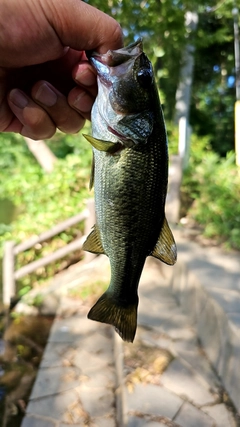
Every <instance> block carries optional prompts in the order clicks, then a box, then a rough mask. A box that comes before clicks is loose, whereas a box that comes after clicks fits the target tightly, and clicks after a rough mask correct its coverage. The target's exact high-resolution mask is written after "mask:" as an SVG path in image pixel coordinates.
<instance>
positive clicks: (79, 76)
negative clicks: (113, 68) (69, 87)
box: [75, 67, 97, 86]
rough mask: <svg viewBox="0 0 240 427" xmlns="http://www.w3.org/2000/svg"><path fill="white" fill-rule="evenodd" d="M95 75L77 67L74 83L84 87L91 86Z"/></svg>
mask: <svg viewBox="0 0 240 427" xmlns="http://www.w3.org/2000/svg"><path fill="white" fill-rule="evenodd" d="M96 80H97V78H96V75H95V74H94V73H93V72H92V71H90V70H89V68H87V69H82V67H79V68H78V70H77V72H76V75H75V81H77V82H78V83H81V84H83V85H84V86H93V85H94V84H95V83H96Z"/></svg>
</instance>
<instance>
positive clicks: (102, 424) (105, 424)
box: [92, 416, 116, 427]
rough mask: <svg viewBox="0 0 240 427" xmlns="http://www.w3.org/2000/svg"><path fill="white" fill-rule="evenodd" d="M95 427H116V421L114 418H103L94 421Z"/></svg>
mask: <svg viewBox="0 0 240 427" xmlns="http://www.w3.org/2000/svg"><path fill="white" fill-rule="evenodd" d="M92 423H93V427H116V420H115V416H114V417H102V418H93V419H92Z"/></svg>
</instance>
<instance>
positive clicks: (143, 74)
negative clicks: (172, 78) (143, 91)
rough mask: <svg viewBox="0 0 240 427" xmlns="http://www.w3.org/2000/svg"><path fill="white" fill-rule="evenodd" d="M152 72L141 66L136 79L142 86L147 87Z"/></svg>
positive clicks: (150, 81)
mask: <svg viewBox="0 0 240 427" xmlns="http://www.w3.org/2000/svg"><path fill="white" fill-rule="evenodd" d="M152 80H153V73H152V70H151V69H149V68H142V69H141V70H139V71H138V73H137V81H138V83H139V84H140V85H141V86H142V87H147V86H149V85H150V84H151V83H152Z"/></svg>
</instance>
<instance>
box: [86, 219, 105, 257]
mask: <svg viewBox="0 0 240 427" xmlns="http://www.w3.org/2000/svg"><path fill="white" fill-rule="evenodd" d="M82 248H83V250H84V251H88V252H92V253H93V254H105V251H104V249H103V247H102V242H101V237H100V233H99V230H98V227H97V225H96V224H95V225H94V226H93V230H92V231H91V233H90V234H89V235H88V237H87V239H86V240H85V242H84V243H83V247H82Z"/></svg>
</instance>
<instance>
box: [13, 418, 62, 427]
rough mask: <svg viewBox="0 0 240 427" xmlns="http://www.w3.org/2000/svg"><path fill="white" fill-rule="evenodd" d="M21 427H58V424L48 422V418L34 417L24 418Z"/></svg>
mask: <svg viewBox="0 0 240 427" xmlns="http://www.w3.org/2000/svg"><path fill="white" fill-rule="evenodd" d="M21 427H58V425H57V424H56V422H54V421H50V420H47V419H46V418H36V417H32V416H28V415H27V416H26V417H24V419H23V421H22V424H21Z"/></svg>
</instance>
